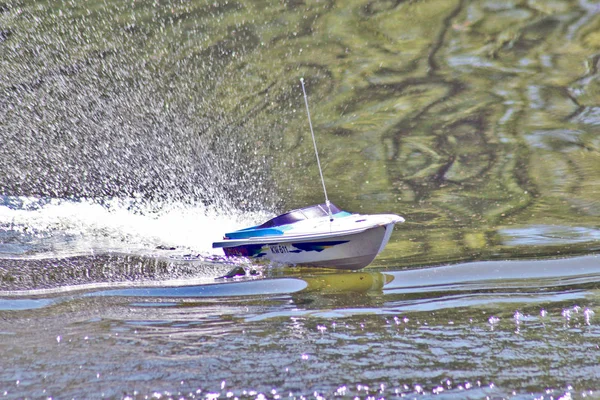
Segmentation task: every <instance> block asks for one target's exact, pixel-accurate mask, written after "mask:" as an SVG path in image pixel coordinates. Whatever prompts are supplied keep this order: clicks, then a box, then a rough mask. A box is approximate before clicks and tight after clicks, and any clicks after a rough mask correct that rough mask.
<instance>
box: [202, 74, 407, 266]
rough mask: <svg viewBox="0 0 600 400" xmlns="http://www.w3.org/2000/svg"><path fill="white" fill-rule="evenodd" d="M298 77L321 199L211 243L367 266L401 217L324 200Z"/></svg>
mask: <svg viewBox="0 0 600 400" xmlns="http://www.w3.org/2000/svg"><path fill="white" fill-rule="evenodd" d="M300 81H301V82H302V90H303V92H304V101H305V104H306V112H307V114H308V122H309V125H310V132H311V135H312V138H313V144H314V147H315V154H316V156H317V165H318V167H319V173H320V174H321V182H322V184H323V192H324V193H325V203H323V204H317V205H314V206H309V207H304V208H301V209H298V210H293V211H289V212H287V213H285V214H282V215H279V216H277V217H275V218H273V219H270V220H269V221H267V222H265V223H264V224H262V225H257V226H253V227H250V228H245V229H241V230H239V231H235V232H230V233H226V234H225V237H224V238H223V241H220V242H214V243H213V248H223V251H224V252H225V255H226V256H228V257H247V258H250V259H266V260H269V261H271V262H274V263H281V264H292V265H307V266H318V267H326V268H340V269H351V270H355V269H360V268H363V267H366V266H367V265H369V264H370V263H371V262H372V261H373V260H374V259H375V257H376V256H377V254H379V253H380V252H381V251H382V250H383V248H384V247H385V245H386V244H387V242H388V240H389V239H390V236H391V234H392V231H393V229H394V224H396V223H399V222H404V219H403V218H402V217H400V216H398V215H395V214H375V215H361V214H353V213H349V212H346V211H342V210H340V209H339V208H338V207H336V206H335V205H333V204H332V203H331V202H329V199H328V197H327V189H326V187H325V180H324V178H323V172H322V170H321V163H320V161H319V153H318V151H317V143H316V140H315V135H314V132H313V128H312V122H311V120H310V111H309V109H308V100H307V97H306V90H305V89H304V81H303V80H302V79H301V80H300Z"/></svg>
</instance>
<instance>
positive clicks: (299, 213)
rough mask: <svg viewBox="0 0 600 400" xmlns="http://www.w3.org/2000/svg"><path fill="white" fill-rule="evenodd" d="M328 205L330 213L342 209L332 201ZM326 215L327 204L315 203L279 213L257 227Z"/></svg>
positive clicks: (270, 226)
mask: <svg viewBox="0 0 600 400" xmlns="http://www.w3.org/2000/svg"><path fill="white" fill-rule="evenodd" d="M329 207H330V208H331V214H337V213H339V212H341V211H342V210H340V209H339V208H338V207H337V206H335V205H334V204H332V203H330V204H329ZM328 215H329V210H328V208H327V204H325V203H323V204H317V205H314V206H309V207H304V208H300V209H298V210H293V211H290V212H287V213H285V214H281V215H279V216H277V217H275V218H273V219H270V220H268V221H267V222H265V223H264V224H262V225H259V226H258V228H272V227H274V226H281V225H287V224H292V223H294V222H298V221H302V220H305V219H311V218H320V217H326V216H328Z"/></svg>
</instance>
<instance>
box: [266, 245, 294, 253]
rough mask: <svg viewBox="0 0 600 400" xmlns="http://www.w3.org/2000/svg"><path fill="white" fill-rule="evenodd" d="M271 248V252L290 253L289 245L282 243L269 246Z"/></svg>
mask: <svg viewBox="0 0 600 400" xmlns="http://www.w3.org/2000/svg"><path fill="white" fill-rule="evenodd" d="M269 247H270V249H271V253H275V254H283V253H289V252H290V250H289V249H288V248H287V246H283V245H280V244H276V245H273V246H269Z"/></svg>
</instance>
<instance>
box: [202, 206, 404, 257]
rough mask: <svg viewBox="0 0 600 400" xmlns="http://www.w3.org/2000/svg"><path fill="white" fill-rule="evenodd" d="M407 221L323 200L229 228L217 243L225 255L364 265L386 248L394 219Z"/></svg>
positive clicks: (395, 216) (214, 244)
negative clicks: (249, 224) (247, 225)
mask: <svg viewBox="0 0 600 400" xmlns="http://www.w3.org/2000/svg"><path fill="white" fill-rule="evenodd" d="M403 221H404V219H403V218H402V217H399V216H398V215H393V214H377V215H361V214H351V213H349V212H346V211H342V210H340V209H339V208H337V207H336V206H335V205H333V204H329V205H327V204H319V205H315V206H310V207H305V208H301V209H299V210H294V211H290V212H288V213H285V214H282V215H279V216H277V217H275V218H273V219H271V220H269V221H267V222H265V223H264V224H262V225H258V226H254V227H251V228H246V229H241V230H239V231H235V232H230V233H227V234H225V238H224V240H223V241H221V242H215V243H213V247H216V248H219V247H222V248H223V250H224V252H225V255H227V256H241V257H248V258H253V259H267V260H270V261H272V262H276V263H282V264H294V265H295V264H301V265H311V266H319V267H329V268H343V269H360V268H363V267H365V266H367V265H368V264H370V263H371V262H372V261H373V259H374V258H375V257H376V256H377V254H379V253H380V252H381V251H382V250H383V248H384V247H385V245H386V244H387V242H388V240H389V238H390V235H391V234H392V230H393V229H394V224H396V223H398V222H403Z"/></svg>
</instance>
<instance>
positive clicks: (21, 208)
mask: <svg viewBox="0 0 600 400" xmlns="http://www.w3.org/2000/svg"><path fill="white" fill-rule="evenodd" d="M0 200H3V201H2V202H0V234H3V235H4V237H5V240H0V244H1V243H2V242H3V241H4V242H5V244H6V245H8V244H12V246H13V247H12V248H18V247H19V246H21V248H25V249H26V250H24V251H20V252H19V251H15V252H13V254H12V255H11V254H10V253H11V251H7V250H4V251H0V255H4V256H11V258H12V257H17V256H18V257H19V258H20V257H27V258H31V257H42V258H45V257H56V256H69V255H75V254H89V253H90V252H107V251H116V252H125V253H135V254H138V253H139V254H146V253H148V252H153V251H155V250H156V249H157V248H165V247H167V248H168V247H173V248H176V249H177V250H181V251H186V250H187V251H190V252H194V253H199V254H202V255H206V256H210V255H213V254H219V253H220V249H216V250H215V249H212V242H213V241H216V240H219V239H221V238H222V237H223V234H224V233H226V232H228V231H231V230H236V229H240V228H242V227H245V226H248V225H252V224H255V223H257V222H260V221H261V220H264V219H265V218H266V217H268V216H269V214H268V213H266V212H263V213H261V212H257V213H256V212H255V213H242V212H240V211H237V210H226V209H222V208H218V207H210V206H205V205H202V204H193V205H189V204H183V203H168V204H167V203H165V204H160V203H157V202H143V201H139V200H136V199H112V200H109V201H105V200H103V201H101V202H99V201H95V200H65V199H39V198H32V197H13V198H6V197H4V198H0ZM0 239H1V237H0Z"/></svg>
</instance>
